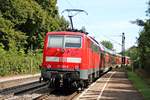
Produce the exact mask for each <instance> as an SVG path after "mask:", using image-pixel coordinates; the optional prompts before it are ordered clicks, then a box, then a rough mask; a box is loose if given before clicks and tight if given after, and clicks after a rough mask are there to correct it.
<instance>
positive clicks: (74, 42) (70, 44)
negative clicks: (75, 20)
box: [65, 36, 81, 48]
mask: <svg viewBox="0 0 150 100" xmlns="http://www.w3.org/2000/svg"><path fill="white" fill-rule="evenodd" d="M80 47H81V37H73V36H66V37H65V48H80Z"/></svg>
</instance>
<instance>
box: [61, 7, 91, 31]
mask: <svg viewBox="0 0 150 100" xmlns="http://www.w3.org/2000/svg"><path fill="white" fill-rule="evenodd" d="M64 12H68V17H69V20H70V24H71V29H72V30H73V29H74V28H73V20H72V18H73V17H74V16H76V15H77V14H78V13H80V12H84V13H85V14H86V15H88V13H87V12H86V11H84V10H81V9H65V10H64V11H62V13H64Z"/></svg>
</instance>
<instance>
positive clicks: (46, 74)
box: [41, 31, 107, 88]
mask: <svg viewBox="0 0 150 100" xmlns="http://www.w3.org/2000/svg"><path fill="white" fill-rule="evenodd" d="M105 56H106V57H107V55H105V53H104V51H103V48H101V46H100V45H99V43H98V42H97V41H96V40H95V39H93V38H92V37H90V36H88V35H87V34H84V33H83V32H71V31H70V32H69V31H63V32H48V33H47V34H46V37H45V42H44V50H43V63H42V66H41V77H42V78H43V80H49V83H50V86H51V87H60V86H63V87H66V88H68V87H69V88H70V87H75V88H79V87H84V86H87V85H88V83H89V82H92V81H94V80H95V79H96V78H99V76H100V74H101V72H102V71H103V70H104V65H105V64H104V63H105V61H104V58H105ZM106 67H107V66H105V68H106Z"/></svg>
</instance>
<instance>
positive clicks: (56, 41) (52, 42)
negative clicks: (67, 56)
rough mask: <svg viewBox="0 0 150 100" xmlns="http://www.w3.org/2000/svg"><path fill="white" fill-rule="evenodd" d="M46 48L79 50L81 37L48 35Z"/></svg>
mask: <svg viewBox="0 0 150 100" xmlns="http://www.w3.org/2000/svg"><path fill="white" fill-rule="evenodd" d="M48 47H56V48H80V47H81V37H79V36H62V35H49V36H48Z"/></svg>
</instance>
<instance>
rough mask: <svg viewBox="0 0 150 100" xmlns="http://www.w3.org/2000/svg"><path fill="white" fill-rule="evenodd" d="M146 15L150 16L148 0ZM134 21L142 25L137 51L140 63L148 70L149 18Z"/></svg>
mask: <svg viewBox="0 0 150 100" xmlns="http://www.w3.org/2000/svg"><path fill="white" fill-rule="evenodd" d="M146 14H147V16H150V1H149V3H148V9H147V11H146ZM135 23H136V24H137V25H139V26H142V27H143V30H142V31H141V32H140V35H139V38H138V51H139V58H140V64H141V66H142V68H144V69H145V71H150V67H149V66H150V18H149V19H147V20H146V21H143V20H139V19H138V20H136V21H135Z"/></svg>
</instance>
